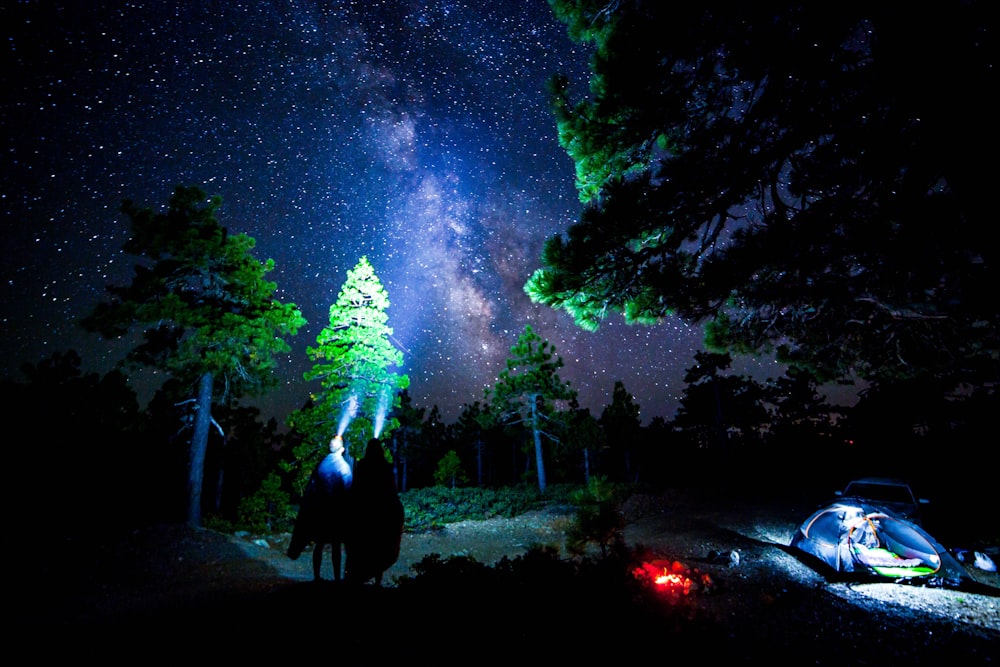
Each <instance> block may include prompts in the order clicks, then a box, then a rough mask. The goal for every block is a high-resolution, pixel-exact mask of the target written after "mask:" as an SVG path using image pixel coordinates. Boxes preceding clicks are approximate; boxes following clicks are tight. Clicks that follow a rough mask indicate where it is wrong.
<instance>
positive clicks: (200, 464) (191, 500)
mask: <svg viewBox="0 0 1000 667" xmlns="http://www.w3.org/2000/svg"><path fill="white" fill-rule="evenodd" d="M214 381H215V377H214V376H213V374H212V373H205V374H204V375H202V376H201V382H200V383H199V385H198V408H197V410H196V412H195V415H194V433H193V434H192V436H191V457H190V463H189V466H190V467H189V468H188V525H189V526H191V527H192V528H200V527H201V487H202V481H203V478H204V475H205V452H206V451H207V450H208V429H209V426H211V424H212V384H213V382H214Z"/></svg>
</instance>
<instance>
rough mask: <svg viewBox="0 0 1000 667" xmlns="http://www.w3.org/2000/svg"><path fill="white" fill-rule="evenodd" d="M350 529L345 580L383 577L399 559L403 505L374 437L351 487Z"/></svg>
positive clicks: (361, 580) (380, 445) (378, 443)
mask: <svg viewBox="0 0 1000 667" xmlns="http://www.w3.org/2000/svg"><path fill="white" fill-rule="evenodd" d="M351 507H352V508H353V510H354V512H353V519H352V522H353V523H352V528H351V532H350V535H349V536H348V540H347V549H346V551H347V567H346V571H345V573H344V576H345V578H346V580H347V581H349V582H354V583H364V582H366V581H369V580H371V579H374V580H375V585H376V586H381V585H382V575H383V574H385V571H386V570H388V569H389V568H390V567H392V565H393V564H394V563H395V562H396V560H397V559H398V558H399V548H400V542H401V541H402V538H403V521H404V514H403V503H402V502H400V500H399V493H398V492H397V491H396V479H395V477H394V476H393V474H392V466H391V465H390V464H389V461H388V460H387V459H386V457H385V452H384V451H383V449H382V443H380V442H379V441H378V439H377V438H372V439H371V440H369V441H368V445H367V446H366V447H365V455H364V457H362V459H361V460H360V461H358V464H357V466H356V469H355V475H354V486H353V487H352V488H351Z"/></svg>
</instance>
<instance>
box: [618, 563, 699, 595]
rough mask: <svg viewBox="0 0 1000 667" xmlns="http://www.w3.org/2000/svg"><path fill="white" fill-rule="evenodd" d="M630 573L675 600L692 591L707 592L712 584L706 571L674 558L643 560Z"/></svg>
mask: <svg viewBox="0 0 1000 667" xmlns="http://www.w3.org/2000/svg"><path fill="white" fill-rule="evenodd" d="M632 575H633V576H634V577H635V578H636V579H638V580H639V581H642V582H645V583H646V584H648V585H649V586H652V587H653V589H654V590H656V591H657V592H659V593H660V594H662V595H664V596H665V597H668V598H671V599H675V600H676V599H682V598H685V597H688V596H690V595H691V594H692V593H698V592H708V591H710V590H711V589H712V587H713V586H714V582H713V581H712V577H711V576H709V574H708V573H706V572H701V571H700V570H698V569H697V568H691V567H688V566H687V565H684V564H683V563H681V562H680V561H676V560H675V561H671V560H651V561H644V562H643V563H642V565H639V566H638V567H636V568H635V569H634V570H633V571H632Z"/></svg>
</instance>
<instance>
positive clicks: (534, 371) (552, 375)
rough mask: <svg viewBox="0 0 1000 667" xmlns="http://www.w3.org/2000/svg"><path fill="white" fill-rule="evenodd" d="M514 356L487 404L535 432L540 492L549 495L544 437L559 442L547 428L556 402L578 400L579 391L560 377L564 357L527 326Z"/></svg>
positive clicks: (513, 349)
mask: <svg viewBox="0 0 1000 667" xmlns="http://www.w3.org/2000/svg"><path fill="white" fill-rule="evenodd" d="M510 353H511V356H510V358H509V359H507V368H506V370H503V371H501V372H500V377H499V378H498V379H497V383H496V385H495V386H494V387H493V389H492V390H489V389H487V391H486V400H487V402H492V404H493V406H494V407H495V408H496V409H497V413H498V414H499V415H500V421H502V422H506V423H508V424H511V423H518V422H523V423H525V424H526V425H527V426H528V428H530V429H531V433H532V436H533V439H534V444H535V464H536V466H537V470H538V489H539V491H541V492H542V493H545V460H544V456H543V450H542V436H545V437H547V438H549V439H552V440H555V439H556V436H555V435H553V431H552V430H551V429H548V428H546V426H547V422H550V421H551V420H552V418H553V415H554V414H555V412H556V406H555V401H570V400H572V399H573V398H575V397H576V391H575V390H574V389H572V388H571V387H570V383H569V382H564V381H563V380H562V379H560V377H559V369H560V368H562V367H563V360H562V357H560V356H558V355H556V350H555V348H554V347H552V345H551V344H550V343H549V342H548V341H547V340H544V339H543V338H542V337H541V336H539V335H538V334H536V333H535V332H534V331H533V330H532V328H531V325H530V324H529V325H525V327H524V332H523V333H522V334H521V335H520V336H519V337H518V339H517V343H515V344H514V345H513V346H512V347H511V348H510Z"/></svg>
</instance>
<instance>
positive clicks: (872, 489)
mask: <svg viewBox="0 0 1000 667" xmlns="http://www.w3.org/2000/svg"><path fill="white" fill-rule="evenodd" d="M835 495H836V496H837V497H838V498H853V499H855V500H859V501H863V502H866V503H868V504H870V505H874V506H875V507H877V508H879V509H882V510H886V511H888V512H890V513H892V514H895V515H896V516H898V517H899V518H901V519H906V520H907V521H910V522H911V523H915V524H917V525H918V526H922V525H923V510H922V508H923V506H925V505H927V504H928V503H929V502H930V501H929V500H927V499H926V498H919V497H918V496H917V495H916V494H915V493H914V492H913V489H912V488H911V487H910V485H909V483H908V482H906V480H902V479H895V478H892V477H861V478H859V479H855V480H852V481H851V482H849V483H848V484H847V486H845V487H844V489H843V491H836V492H835Z"/></svg>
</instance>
